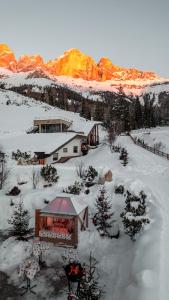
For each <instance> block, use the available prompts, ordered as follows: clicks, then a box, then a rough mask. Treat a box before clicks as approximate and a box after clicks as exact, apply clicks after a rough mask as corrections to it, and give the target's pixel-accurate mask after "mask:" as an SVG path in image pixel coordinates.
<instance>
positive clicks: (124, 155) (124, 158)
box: [123, 150, 128, 167]
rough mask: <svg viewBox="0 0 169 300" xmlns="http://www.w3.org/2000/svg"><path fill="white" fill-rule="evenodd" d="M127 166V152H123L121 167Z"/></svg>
mask: <svg viewBox="0 0 169 300" xmlns="http://www.w3.org/2000/svg"><path fill="white" fill-rule="evenodd" d="M127 164H128V152H127V150H125V152H124V153H123V166H124V167H125V166H127Z"/></svg>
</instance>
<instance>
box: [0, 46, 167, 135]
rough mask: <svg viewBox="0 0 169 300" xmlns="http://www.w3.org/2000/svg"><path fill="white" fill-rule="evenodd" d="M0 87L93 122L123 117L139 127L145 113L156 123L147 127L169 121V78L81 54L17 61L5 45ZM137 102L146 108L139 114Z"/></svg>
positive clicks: (0, 54)
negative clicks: (77, 114)
mask: <svg viewBox="0 0 169 300" xmlns="http://www.w3.org/2000/svg"><path fill="white" fill-rule="evenodd" d="M0 88H1V89H2V90H10V91H14V92H16V93H19V94H21V95H23V96H26V97H29V98H33V99H36V100H39V101H43V102H46V103H48V104H50V105H53V106H56V107H59V108H62V109H65V110H69V111H73V112H78V113H81V115H83V116H84V117H86V118H89V119H90V118H94V119H96V120H100V121H103V122H107V121H110V120H114V119H115V120H116V119H117V118H118V119H120V120H121V121H122V122H123V123H125V121H124V120H126V119H128V120H127V121H126V123H127V124H129V123H130V127H131V128H138V124H135V123H137V122H135V121H133V120H137V119H138V111H141V110H142V116H139V118H140V120H142V119H146V117H145V116H144V115H149V116H147V119H148V120H150V119H151V122H150V123H151V124H141V127H142V126H147V125H148V126H149V125H150V126H151V125H153V126H154V125H159V124H161V123H162V122H163V123H166V122H168V120H169V79H166V78H161V77H159V76H158V75H156V74H155V73H153V72H143V71H139V70H136V69H127V68H122V67H118V66H116V65H113V64H112V62H111V61H110V60H109V59H107V58H101V59H100V61H99V62H98V63H96V62H95V61H94V60H93V59H92V58H91V57H89V56H86V55H85V54H83V53H82V52H80V51H79V50H77V49H70V50H68V51H66V52H65V53H64V54H63V55H62V56H60V57H58V58H56V59H55V60H52V61H49V62H44V60H43V59H42V57H41V56H39V55H35V56H25V55H24V56H21V57H20V59H19V60H16V58H15V55H14V53H13V52H12V51H11V50H10V48H9V47H8V46H6V45H0ZM136 99H139V102H140V105H141V108H138V107H137V111H136V105H135V103H136ZM137 106H138V105H137ZM147 106H148V107H147ZM127 116H129V117H127ZM131 119H132V122H131ZM140 122H142V121H140ZM139 127H140V126H139ZM124 128H125V129H127V126H126V125H124Z"/></svg>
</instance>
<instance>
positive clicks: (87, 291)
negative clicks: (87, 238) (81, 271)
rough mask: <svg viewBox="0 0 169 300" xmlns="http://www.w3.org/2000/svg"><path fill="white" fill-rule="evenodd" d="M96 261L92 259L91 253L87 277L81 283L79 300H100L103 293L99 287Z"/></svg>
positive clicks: (86, 267)
mask: <svg viewBox="0 0 169 300" xmlns="http://www.w3.org/2000/svg"><path fill="white" fill-rule="evenodd" d="M95 273H96V260H95V259H94V258H92V256H91V253H90V259H89V265H88V266H87V265H86V266H85V276H84V277H82V280H81V282H80V289H79V293H78V299H79V300H99V299H100V298H101V294H102V291H101V289H100V287H99V286H98V278H96V274H95Z"/></svg>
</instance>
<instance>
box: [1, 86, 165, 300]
mask: <svg viewBox="0 0 169 300" xmlns="http://www.w3.org/2000/svg"><path fill="white" fill-rule="evenodd" d="M9 100H10V102H11V103H10V104H9V103H7V102H8V101H9ZM7 104H9V105H7ZM41 115H43V116H45V115H47V116H48V115H51V116H56V115H57V116H58V115H60V116H62V117H64V118H66V119H72V115H73V118H74V119H75V120H76V122H75V123H76V125H77V126H78V124H79V123H81V124H83V125H86V123H87V121H85V120H84V119H83V118H80V117H79V114H75V113H71V112H66V111H63V110H59V109H57V108H54V107H51V106H49V105H47V104H44V103H42V102H38V101H35V100H33V99H30V98H26V97H24V96H21V95H19V94H17V93H15V92H11V91H4V90H1V91H0V145H1V143H2V144H3V141H4V140H5V139H7V140H8V141H9V144H10V139H11V140H12V139H13V137H14V136H18V137H19V136H21V137H22V136H23V135H24V136H26V132H25V131H26V130H27V129H28V128H30V127H31V126H32V123H33V120H34V119H35V118H36V117H38V116H41ZM168 130H169V129H168V127H165V128H158V129H154V130H151V133H150V135H146V136H147V140H146V141H147V142H151V139H152V141H154V138H156V140H155V141H162V142H163V143H165V145H166V151H167V152H169V150H168V149H169V148H168V145H169V135H168ZM133 134H136V135H140V137H141V138H142V137H143V136H142V135H143V133H142V132H141V131H140V132H135V133H133ZM116 144H120V145H121V146H124V147H125V148H126V149H127V151H128V156H129V159H128V164H127V166H123V165H122V163H121V161H120V160H119V153H114V152H111V151H110V146H109V144H108V141H107V133H106V131H105V130H102V132H101V144H100V145H99V146H98V148H96V149H93V150H90V152H89V153H88V154H87V155H86V156H83V157H78V158H74V159H71V160H69V161H68V162H66V163H64V164H56V165H55V167H56V168H57V171H58V175H59V180H58V182H57V183H55V184H53V186H52V187H46V188H44V186H43V184H44V182H43V180H42V178H41V179H40V182H39V184H38V186H37V188H36V189H33V183H32V172H33V169H37V170H40V168H41V167H40V166H39V165H38V166H31V165H23V166H21V165H17V163H16V161H15V160H12V159H11V155H10V153H7V165H8V169H9V175H8V178H7V180H6V182H5V184H4V187H3V189H2V190H0V203H1V209H0V276H4V278H6V281H5V282H4V283H3V284H4V286H6V285H7V284H8V291H9V292H10V293H12V295H11V297H10V299H19V297H20V293H19V287H20V286H21V285H22V282H21V280H20V278H19V277H18V272H17V270H18V266H19V265H20V263H22V262H23V260H24V259H25V258H27V257H29V256H30V253H31V249H32V248H31V247H32V240H31V239H30V240H29V241H27V242H23V241H16V240H15V239H14V238H13V237H10V238H9V237H8V233H7V230H8V229H9V224H8V219H9V218H10V215H11V214H12V212H13V209H14V207H13V206H11V205H10V203H11V201H12V202H13V203H14V204H16V203H18V201H19V199H20V196H7V195H6V193H7V192H9V191H10V190H11V188H12V187H13V186H16V185H17V186H19V188H20V189H21V195H22V198H23V201H24V205H25V207H26V208H27V209H28V210H29V212H30V214H31V220H30V226H31V227H32V228H34V222H35V219H34V214H35V209H36V208H39V209H40V208H43V207H44V206H45V202H44V201H45V200H48V201H51V200H53V199H54V198H55V197H56V196H57V195H62V192H63V189H64V188H65V187H67V186H68V185H70V184H73V183H74V182H75V180H77V181H80V180H81V179H80V178H79V177H78V175H77V166H78V165H79V164H80V163H81V162H82V163H83V164H84V166H85V167H87V166H89V165H92V166H93V167H94V168H96V170H97V171H98V173H99V174H103V172H104V170H105V169H106V170H111V171H112V174H113V180H112V182H106V183H105V189H106V192H107V196H108V199H109V200H110V202H111V204H112V211H113V212H114V215H113V221H115V224H116V226H119V228H120V236H119V238H118V239H114V238H112V239H110V238H107V237H104V238H103V237H100V235H99V233H98V231H97V230H96V228H95V227H94V225H93V223H92V218H93V215H94V213H95V212H96V206H95V200H96V197H97V195H98V194H99V190H100V188H101V185H100V184H98V183H97V184H95V185H93V186H92V187H91V188H90V192H89V194H86V193H85V190H82V191H81V194H80V198H82V199H83V201H84V202H85V203H86V204H87V205H88V207H89V229H88V230H87V231H84V232H82V233H81V235H80V241H79V245H78V249H77V250H78V254H79V257H80V260H81V261H83V262H87V259H88V256H89V253H90V251H92V255H93V256H94V257H95V258H96V260H97V271H98V273H99V284H100V286H101V287H102V289H103V290H104V291H105V293H104V294H103V298H102V299H105V300H168V298H169V262H168V253H169V242H168V235H169V218H168V211H169V202H168V195H169V184H168V178H169V161H167V160H165V159H163V158H160V157H158V156H156V155H154V154H152V153H150V152H148V151H146V150H145V149H142V148H140V147H138V146H137V145H135V144H134V143H133V142H132V140H131V139H130V138H129V137H128V136H120V137H119V138H118V140H117V142H116ZM20 182H25V183H24V184H23V185H19V183H20ZM121 184H122V185H123V186H124V188H125V193H124V194H123V195H120V194H116V193H115V187H116V186H119V185H121ZM127 190H129V191H130V192H131V193H134V194H136V195H138V194H139V193H140V191H142V190H143V191H144V192H145V193H146V195H147V199H146V214H147V217H148V218H149V220H150V223H149V224H147V225H145V227H144V230H143V231H141V232H140V233H139V234H138V236H137V239H136V241H135V242H133V241H132V240H131V239H130V238H129V236H128V235H126V234H125V232H124V227H123V224H122V219H121V217H120V214H121V213H122V211H123V210H124V207H125V200H126V191H127ZM77 200H78V196H77ZM116 226H115V228H116ZM63 252H64V249H63V248H60V247H56V246H51V248H50V250H49V251H48V252H47V253H46V254H45V255H44V258H45V260H46V263H47V266H48V267H47V268H46V269H43V270H42V271H41V272H40V274H39V275H38V277H37V279H36V283H37V287H36V288H35V291H36V293H37V295H35V296H32V295H30V294H28V295H26V296H23V297H22V299H23V300H32V299H48V300H54V299H58V300H64V299H66V297H67V281H66V280H65V279H64V280H65V281H64V280H63V277H64V274H63V267H62V264H63V262H62V257H61V255H62V254H63ZM4 274H5V275H4ZM5 276H6V277H5ZM4 280H5V279H4ZM0 285H1V282H0ZM5 293H6V292H5V291H4V295H5ZM5 299H7V298H3V300H5Z"/></svg>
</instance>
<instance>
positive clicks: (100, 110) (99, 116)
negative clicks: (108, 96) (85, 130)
mask: <svg viewBox="0 0 169 300" xmlns="http://www.w3.org/2000/svg"><path fill="white" fill-rule="evenodd" d="M94 120H96V121H103V120H104V107H103V105H102V103H101V102H99V101H97V102H96V103H95V111H94Z"/></svg>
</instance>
